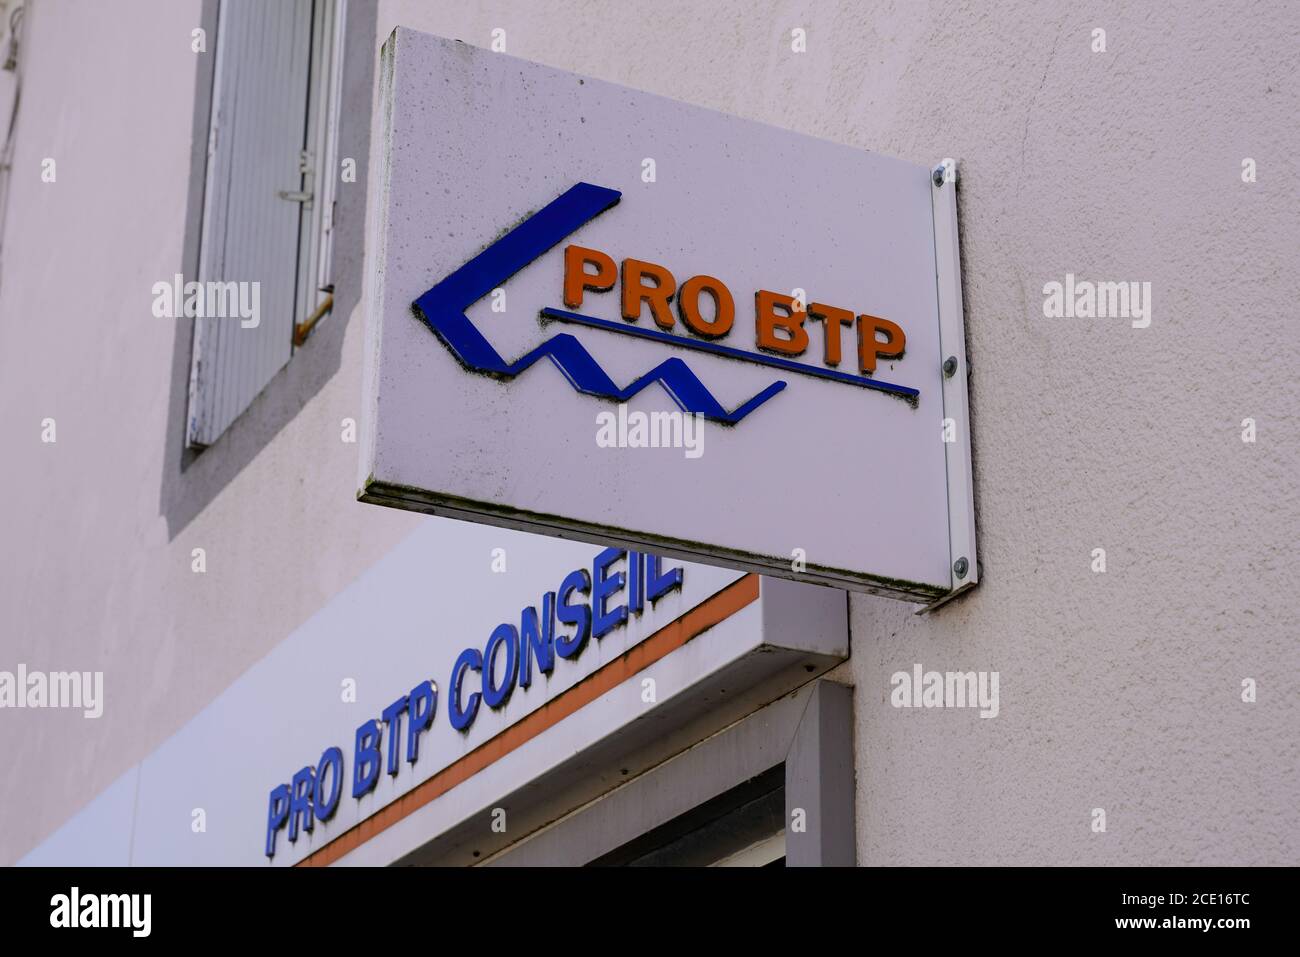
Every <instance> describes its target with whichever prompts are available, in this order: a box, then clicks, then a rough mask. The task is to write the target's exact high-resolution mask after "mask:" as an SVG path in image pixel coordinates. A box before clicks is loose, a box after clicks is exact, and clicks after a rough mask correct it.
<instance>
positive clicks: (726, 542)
mask: <svg viewBox="0 0 1300 957" xmlns="http://www.w3.org/2000/svg"><path fill="white" fill-rule="evenodd" d="M381 96H382V105H381V109H382V111H383V113H382V115H383V120H382V124H383V129H382V134H381V135H382V140H381V144H380V148H379V164H378V169H377V171H376V174H375V176H374V177H373V182H374V193H373V197H374V206H373V209H374V213H373V215H374V238H373V241H372V242H371V243H370V245H369V250H368V251H369V255H370V256H371V257H372V265H371V269H370V271H369V272H370V277H371V281H372V284H373V285H372V288H371V292H370V295H369V302H370V306H369V308H370V317H369V326H368V333H367V369H366V404H367V405H366V409H365V415H364V417H363V421H364V423H365V424H364V428H363V442H364V445H363V450H362V461H361V490H360V493H359V497H360V498H361V499H362V500H363V501H368V502H376V503H380V504H385V505H392V506H397V507H401V508H408V509H415V510H419V511H425V512H432V513H436V514H443V515H448V516H452V517H456V518H464V519H469V520H472V521H478V522H485V523H489V524H496V525H502V526H508V527H514V528H521V529H525V530H528V531H533V532H540V533H543V534H549V535H556V536H560V537H565V538H576V539H584V540H590V541H595V542H603V543H612V544H617V545H620V546H623V547H642V548H653V549H655V550H657V551H658V552H660V553H661V554H665V555H670V556H675V557H679V558H691V559H699V560H703V561H708V562H714V563H718V564H725V565H730V566H733V567H736V568H742V569H746V570H750V571H761V572H765V573H768V574H773V575H781V576H785V577H789V578H796V579H799V580H803V581H813V582H818V583H821V584H826V585H833V586H837V587H846V588H853V589H858V590H863V591H870V592H876V593H879V594H885V595H890V596H894V597H898V598H904V599H908V600H912V601H920V602H933V601H936V600H941V599H942V598H943V597H945V596H947V595H950V594H952V593H954V592H956V591H958V590H961V589H963V588H965V587H967V586H969V585H971V584H974V582H975V580H976V576H977V570H978V566H977V564H976V555H975V529H974V517H973V504H972V487H971V467H970V443H969V435H968V429H967V385H966V381H967V373H966V354H965V344H964V326H963V318H962V305H961V282H960V275H959V266H958V251H957V222H956V202H955V195H954V194H955V190H956V183H955V181H954V179H953V176H952V165H951V164H950V163H949V164H948V165H946V166H945V165H942V164H941V165H940V166H939V167H937V168H936V169H935V170H934V171H932V170H931V169H930V168H929V167H927V166H921V165H917V164H912V163H906V162H902V161H900V160H895V159H891V158H887V157H883V156H879V155H876V154H872V153H869V152H865V151H863V150H860V149H855V148H852V147H849V146H844V145H840V144H835V143H830V142H826V141H822V140H817V139H813V138H811V137H807V136H803V135H799V134H795V133H791V132H788V131H785V130H780V129H777V128H774V127H771V126H767V125H764V124H760V123H756V122H752V121H748V120H742V119H739V118H736V117H732V116H728V115H725V114H722V113H717V112H714V111H711V110H707V109H703V108H700V107H695V106H689V105H686V104H682V103H677V102H674V101H672V100H668V99H664V98H663V97H659V96H654V95H651V94H647V93H641V92H638V91H635V90H631V89H627V88H625V87H621V86H617V85H615V84H611V83H606V82H603V81H599V80H593V79H590V78H586V77H580V76H577V75H574V74H571V73H566V72H563V71H560V70H555V69H551V68H549V67H544V66H539V65H536V64H532V63H528V62H526V61H523V60H518V59H515V58H512V57H508V56H506V55H504V54H498V53H493V52H490V51H487V50H482V49H478V48H475V47H471V46H468V45H465V44H462V43H459V42H455V41H451V40H445V39H442V38H439V37H434V36H429V35H427V34H421V33H417V32H414V31H411V30H406V29H401V28H399V29H398V30H396V31H395V32H394V33H393V34H392V36H390V37H389V39H388V41H387V43H386V44H385V49H384V57H383V79H382V93H381Z"/></svg>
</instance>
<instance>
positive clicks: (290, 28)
mask: <svg viewBox="0 0 1300 957" xmlns="http://www.w3.org/2000/svg"><path fill="white" fill-rule="evenodd" d="M311 37H312V0H280V2H276V3H265V2H262V0H222V2H221V7H220V11H219V13H218V18H217V43H216V57H217V59H216V64H215V70H214V76H213V92H212V126H211V133H210V136H209V139H208V166H207V177H206V186H205V189H204V198H203V226H202V232H201V239H200V249H199V275H198V277H197V278H198V280H199V281H200V282H202V283H204V284H206V283H208V282H214V281H215V282H237V283H250V282H255V283H257V284H258V286H259V288H258V294H259V295H258V300H259V302H258V305H259V309H258V318H259V322H258V325H256V326H255V327H245V326H244V324H243V323H242V322H241V319H240V317H239V314H238V310H234V309H232V310H230V312H231V313H233V315H231V316H229V317H227V318H215V317H203V318H198V319H196V320H195V330H194V356H193V364H192V368H191V372H190V410H189V417H188V429H187V432H188V439H189V443H190V445H192V446H196V447H202V446H206V445H211V444H212V443H213V442H215V441H216V439H217V437H218V436H220V435H221V433H222V432H224V431H225V429H226V428H227V426H229V425H230V423H231V422H233V421H234V420H235V419H236V417H238V416H239V414H240V413H241V412H243V411H244V409H246V408H247V407H248V405H249V403H250V402H252V401H253V399H254V398H255V397H256V396H257V394H258V393H259V392H260V391H261V390H262V388H263V387H264V386H265V385H266V384H267V383H268V382H269V381H270V380H271V377H272V376H274V375H275V373H276V372H278V371H279V370H280V369H281V368H282V367H283V366H284V364H285V363H286V362H288V361H289V357H290V355H291V354H292V352H293V326H294V321H295V316H296V312H297V309H296V303H295V301H294V299H295V289H296V287H297V278H298V277H297V271H298V245H299V230H300V228H301V223H302V219H303V202H302V197H303V194H302V193H301V190H302V189H303V173H302V169H301V166H300V164H301V162H302V151H303V148H304V144H305V136H306V132H305V131H306V119H307V104H308V85H309V75H310V71H311ZM205 288H206V286H205Z"/></svg>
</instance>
